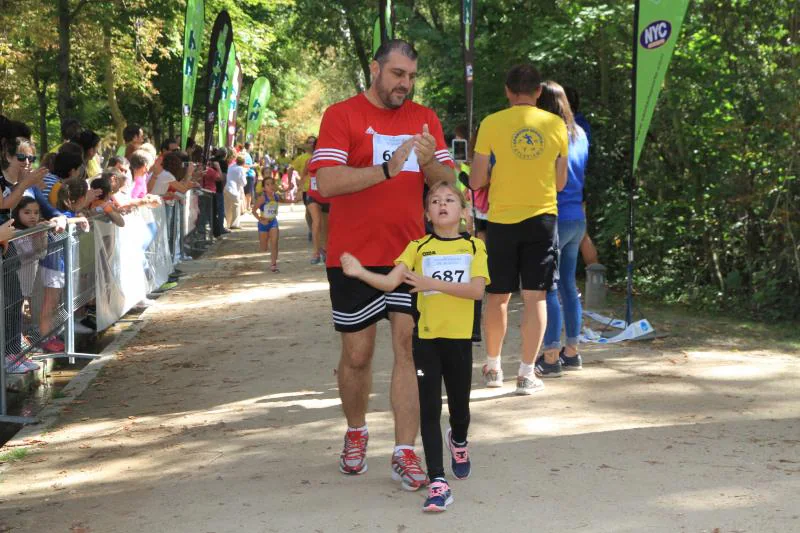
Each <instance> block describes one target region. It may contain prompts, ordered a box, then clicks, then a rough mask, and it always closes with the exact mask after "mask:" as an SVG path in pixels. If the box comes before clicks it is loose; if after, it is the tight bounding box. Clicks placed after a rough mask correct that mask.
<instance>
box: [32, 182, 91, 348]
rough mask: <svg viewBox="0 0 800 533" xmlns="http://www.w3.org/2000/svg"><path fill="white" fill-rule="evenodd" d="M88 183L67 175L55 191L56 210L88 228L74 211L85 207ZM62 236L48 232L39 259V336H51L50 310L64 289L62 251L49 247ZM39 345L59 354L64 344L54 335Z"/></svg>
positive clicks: (68, 219)
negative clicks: (41, 287) (45, 249)
mask: <svg viewBox="0 0 800 533" xmlns="http://www.w3.org/2000/svg"><path fill="white" fill-rule="evenodd" d="M88 190H89V186H88V185H86V180H84V179H81V178H71V179H68V180H65V181H63V182H61V188H60V189H59V191H58V205H57V207H58V208H59V210H60V211H61V212H62V213H63V214H64V215H65V216H66V217H67V221H68V222H72V223H76V224H79V225H81V226H82V227H84V228H86V227H88V221H87V220H86V218H85V217H83V216H80V215H79V214H78V212H79V211H80V210H81V209H83V208H84V207H85V206H86V200H87V193H88ZM62 241H63V239H58V241H56V239H55V238H54V237H53V236H52V234H49V235H48V253H47V255H46V256H45V257H44V258H42V259H41V260H40V261H39V268H40V269H41V278H42V280H43V282H44V297H43V299H42V310H41V313H40V315H39V331H40V332H41V334H42V335H44V336H47V335H53V334H54V333H55V326H54V324H53V313H54V312H55V310H56V308H57V307H58V304H59V303H61V291H62V289H63V288H64V282H65V275H64V254H63V252H62V251H61V250H58V249H56V250H53V249H52V248H51V247H50V244H55V243H56V242H59V243H60V242H62ZM42 348H43V349H44V350H45V351H46V352H50V353H63V352H64V343H63V342H62V341H61V340H60V339H59V338H58V337H56V336H54V335H53V336H51V337H50V338H48V339H47V341H45V343H44V344H42Z"/></svg>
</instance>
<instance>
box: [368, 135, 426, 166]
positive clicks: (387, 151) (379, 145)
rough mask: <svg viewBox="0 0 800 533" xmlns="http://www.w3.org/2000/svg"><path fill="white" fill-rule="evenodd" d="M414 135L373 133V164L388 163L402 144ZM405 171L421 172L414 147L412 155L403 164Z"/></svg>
mask: <svg viewBox="0 0 800 533" xmlns="http://www.w3.org/2000/svg"><path fill="white" fill-rule="evenodd" d="M411 137H413V136H412V135H381V134H380V133H375V134H373V135H372V164H373V165H382V164H384V163H388V162H389V160H390V159H391V158H392V155H394V152H395V151H396V150H397V149H398V148H400V145H401V144H403V143H404V142H406V141H407V140H408V139H410V138H411ZM403 172H419V162H418V161H417V153H416V152H415V151H414V150H413V149H412V150H411V155H409V156H408V159H406V163H405V164H404V165H403Z"/></svg>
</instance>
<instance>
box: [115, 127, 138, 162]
mask: <svg viewBox="0 0 800 533" xmlns="http://www.w3.org/2000/svg"><path fill="white" fill-rule="evenodd" d="M122 139H123V140H124V141H125V145H124V146H123V145H120V147H119V148H118V149H117V155H124V156H125V157H130V156H131V154H132V153H133V152H135V151H136V150H138V149H139V148H140V147H141V146H142V144H144V131H143V130H142V127H141V126H140V125H138V124H130V125H128V126H126V127H125V129H124V130H122Z"/></svg>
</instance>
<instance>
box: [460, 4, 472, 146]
mask: <svg viewBox="0 0 800 533" xmlns="http://www.w3.org/2000/svg"><path fill="white" fill-rule="evenodd" d="M461 46H462V48H463V50H464V93H465V96H466V100H467V131H468V132H469V133H468V135H469V136H470V137H471V136H472V131H473V130H472V128H473V118H472V113H473V102H474V97H473V74H474V66H473V65H474V61H475V51H474V47H475V8H474V4H473V0H461ZM467 141H468V142H469V139H467Z"/></svg>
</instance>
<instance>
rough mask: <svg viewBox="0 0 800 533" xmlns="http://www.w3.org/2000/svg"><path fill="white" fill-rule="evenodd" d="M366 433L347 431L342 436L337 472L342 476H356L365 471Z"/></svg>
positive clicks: (367, 436)
mask: <svg viewBox="0 0 800 533" xmlns="http://www.w3.org/2000/svg"><path fill="white" fill-rule="evenodd" d="M368 440H369V433H367V432H366V431H348V432H347V433H345V434H344V449H343V450H342V455H340V456H339V471H340V472H341V473H342V474H347V475H353V476H354V475H358V474H363V473H364V472H366V471H367V441H368Z"/></svg>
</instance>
